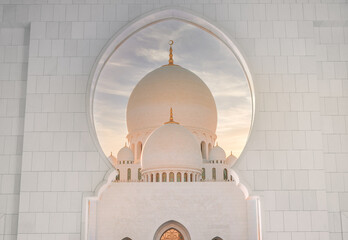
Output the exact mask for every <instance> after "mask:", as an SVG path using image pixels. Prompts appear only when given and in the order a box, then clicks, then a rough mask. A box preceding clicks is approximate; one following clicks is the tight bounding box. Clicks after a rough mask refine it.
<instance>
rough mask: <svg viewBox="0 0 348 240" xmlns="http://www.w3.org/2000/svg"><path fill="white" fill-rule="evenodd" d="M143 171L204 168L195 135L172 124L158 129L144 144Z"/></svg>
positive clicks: (199, 169)
mask: <svg viewBox="0 0 348 240" xmlns="http://www.w3.org/2000/svg"><path fill="white" fill-rule="evenodd" d="M141 166H142V169H143V170H152V169H187V170H198V171H201V168H202V155H201V151H200V147H199V143H198V142H197V140H196V138H195V137H194V135H193V134H192V133H191V132H190V131H189V130H187V129H186V128H185V127H183V126H181V125H179V124H175V123H170V124H165V125H162V126H161V127H159V128H157V129H156V130H155V131H153V132H152V134H151V135H150V136H149V137H148V139H147V140H146V142H145V144H144V149H143V154H142V158H141Z"/></svg>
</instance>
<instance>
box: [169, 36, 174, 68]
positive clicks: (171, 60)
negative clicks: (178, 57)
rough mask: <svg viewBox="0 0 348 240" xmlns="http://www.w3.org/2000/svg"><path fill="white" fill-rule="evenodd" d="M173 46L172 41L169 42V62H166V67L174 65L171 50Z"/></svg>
mask: <svg viewBox="0 0 348 240" xmlns="http://www.w3.org/2000/svg"><path fill="white" fill-rule="evenodd" d="M173 44H174V41H173V40H169V46H170V48H169V61H168V65H174V60H173V49H172V45H173Z"/></svg>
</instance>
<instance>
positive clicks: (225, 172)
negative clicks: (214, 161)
mask: <svg viewBox="0 0 348 240" xmlns="http://www.w3.org/2000/svg"><path fill="white" fill-rule="evenodd" d="M223 174H224V180H225V181H227V180H228V176H227V169H226V168H225V169H224V172H223Z"/></svg>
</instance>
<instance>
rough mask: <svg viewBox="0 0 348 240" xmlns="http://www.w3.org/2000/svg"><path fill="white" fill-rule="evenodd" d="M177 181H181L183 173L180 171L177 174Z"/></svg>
mask: <svg viewBox="0 0 348 240" xmlns="http://www.w3.org/2000/svg"><path fill="white" fill-rule="evenodd" d="M176 181H177V182H181V173H179V172H178V173H177V174H176Z"/></svg>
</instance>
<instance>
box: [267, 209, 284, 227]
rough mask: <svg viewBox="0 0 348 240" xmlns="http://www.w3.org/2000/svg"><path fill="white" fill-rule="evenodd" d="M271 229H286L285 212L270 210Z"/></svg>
mask: <svg viewBox="0 0 348 240" xmlns="http://www.w3.org/2000/svg"><path fill="white" fill-rule="evenodd" d="M270 229H271V231H283V230H284V216H283V212H276V211H272V212H270Z"/></svg>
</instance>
